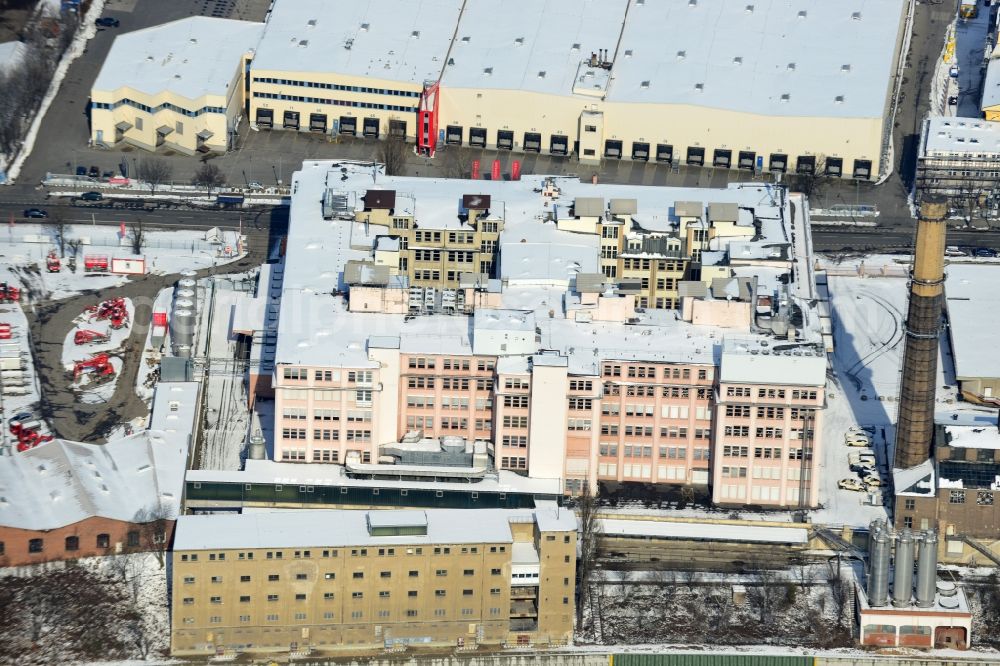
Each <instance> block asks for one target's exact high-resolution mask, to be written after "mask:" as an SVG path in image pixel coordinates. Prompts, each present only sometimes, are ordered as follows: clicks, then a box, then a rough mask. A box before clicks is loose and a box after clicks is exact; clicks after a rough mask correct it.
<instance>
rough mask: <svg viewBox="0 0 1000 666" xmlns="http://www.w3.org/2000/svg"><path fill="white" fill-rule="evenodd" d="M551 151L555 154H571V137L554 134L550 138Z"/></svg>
mask: <svg viewBox="0 0 1000 666" xmlns="http://www.w3.org/2000/svg"><path fill="white" fill-rule="evenodd" d="M549 152H550V153H552V154H553V155H567V154H569V137H567V136H563V135H562V134H553V135H552V137H551V138H550V139H549Z"/></svg>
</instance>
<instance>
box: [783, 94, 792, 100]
mask: <svg viewBox="0 0 1000 666" xmlns="http://www.w3.org/2000/svg"><path fill="white" fill-rule="evenodd" d="M791 99H792V96H791V95H789V94H788V93H781V101H782V102H787V101H789V100H791Z"/></svg>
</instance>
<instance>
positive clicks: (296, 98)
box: [253, 91, 417, 129]
mask: <svg viewBox="0 0 1000 666" xmlns="http://www.w3.org/2000/svg"><path fill="white" fill-rule="evenodd" d="M253 96H254V97H256V98H257V99H276V100H281V101H286V102H302V103H304V104H329V105H331V106H349V107H353V108H356V109H376V110H379V111H400V112H403V113H414V112H416V110H417V107H415V106H402V105H399V104H376V103H374V102H356V101H353V100H345V99H329V98H326V97H307V96H304V95H285V94H275V93H263V92H257V91H254V93H253ZM287 113H288V112H286V115H287ZM292 113H295V112H292ZM257 117H258V119H260V113H258V114H257ZM287 120H288V118H287V117H286V119H285V123H284V126H285V127H286V128H287V127H290V126H289V123H288V122H287ZM258 124H260V123H259V122H258ZM294 129H298V113H295V127H294Z"/></svg>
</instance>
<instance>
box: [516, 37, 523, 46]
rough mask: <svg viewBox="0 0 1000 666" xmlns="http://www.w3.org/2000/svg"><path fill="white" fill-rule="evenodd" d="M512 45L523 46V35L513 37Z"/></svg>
mask: <svg viewBox="0 0 1000 666" xmlns="http://www.w3.org/2000/svg"><path fill="white" fill-rule="evenodd" d="M514 46H524V37H518V38H517V39H515V40H514Z"/></svg>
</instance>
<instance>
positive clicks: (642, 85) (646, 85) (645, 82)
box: [639, 80, 649, 88]
mask: <svg viewBox="0 0 1000 666" xmlns="http://www.w3.org/2000/svg"><path fill="white" fill-rule="evenodd" d="M639 87H640V88H648V87H649V81H648V80H647V81H643V82H642V83H640V84H639Z"/></svg>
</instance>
